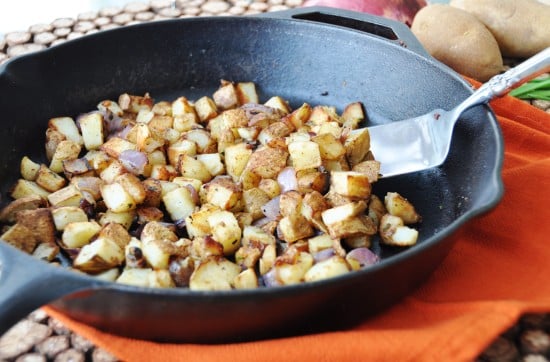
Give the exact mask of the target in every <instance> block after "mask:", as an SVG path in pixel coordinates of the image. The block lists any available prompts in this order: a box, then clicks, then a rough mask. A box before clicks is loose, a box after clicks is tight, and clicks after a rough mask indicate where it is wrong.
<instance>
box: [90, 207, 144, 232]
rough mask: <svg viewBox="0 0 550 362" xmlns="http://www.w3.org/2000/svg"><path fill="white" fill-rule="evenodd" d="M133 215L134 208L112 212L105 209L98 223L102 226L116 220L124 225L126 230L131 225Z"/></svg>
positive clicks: (134, 212) (134, 215)
mask: <svg viewBox="0 0 550 362" xmlns="http://www.w3.org/2000/svg"><path fill="white" fill-rule="evenodd" d="M135 217H136V211H135V210H128V211H125V212H113V211H112V210H107V211H105V212H104V213H103V214H102V215H101V216H100V218H99V224H100V225H102V226H104V225H107V224H109V223H112V222H116V223H119V224H120V225H122V226H124V227H125V228H126V230H128V229H130V226H132V223H133V222H134V219H135Z"/></svg>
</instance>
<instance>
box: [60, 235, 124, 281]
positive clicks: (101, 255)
mask: <svg viewBox="0 0 550 362" xmlns="http://www.w3.org/2000/svg"><path fill="white" fill-rule="evenodd" d="M65 232H66V231H65ZM123 261H124V251H123V250H122V249H121V248H120V247H119V246H118V245H117V244H116V243H115V242H113V241H111V240H109V239H103V238H98V239H96V240H94V241H93V242H91V243H90V244H88V245H84V246H83V247H82V249H81V250H80V252H79V253H78V255H77V256H76V258H75V260H74V261H73V266H74V267H75V268H77V269H79V270H82V271H85V272H88V273H92V274H95V273H98V272H103V271H106V270H109V269H111V268H113V267H115V266H118V265H121V264H122V262H123Z"/></svg>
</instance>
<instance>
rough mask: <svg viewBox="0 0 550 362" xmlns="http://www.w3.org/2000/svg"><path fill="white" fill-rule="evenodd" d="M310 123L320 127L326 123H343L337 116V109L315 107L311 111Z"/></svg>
mask: <svg viewBox="0 0 550 362" xmlns="http://www.w3.org/2000/svg"><path fill="white" fill-rule="evenodd" d="M308 122H310V123H312V124H314V125H320V124H323V123H326V122H338V123H341V121H340V117H338V115H337V114H336V109H335V108H334V107H329V106H315V107H313V110H312V111H311V114H310V116H309V119H308Z"/></svg>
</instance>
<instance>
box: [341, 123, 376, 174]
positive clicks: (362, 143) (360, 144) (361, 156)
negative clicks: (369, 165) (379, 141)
mask: <svg viewBox="0 0 550 362" xmlns="http://www.w3.org/2000/svg"><path fill="white" fill-rule="evenodd" d="M344 147H345V148H346V156H347V159H348V162H349V164H350V165H351V167H353V166H355V165H357V164H358V163H359V162H361V161H364V160H365V158H366V157H367V155H368V153H369V151H370V134H369V129H368V128H359V129H355V130H352V131H351V132H350V133H349V134H348V137H347V138H346V141H345V142H344Z"/></svg>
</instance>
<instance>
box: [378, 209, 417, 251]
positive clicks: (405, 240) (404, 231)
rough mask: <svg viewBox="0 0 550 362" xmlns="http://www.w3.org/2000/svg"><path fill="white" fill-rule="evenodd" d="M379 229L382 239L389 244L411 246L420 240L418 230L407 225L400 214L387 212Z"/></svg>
mask: <svg viewBox="0 0 550 362" xmlns="http://www.w3.org/2000/svg"><path fill="white" fill-rule="evenodd" d="M379 229H380V232H379V233H380V237H381V238H382V241H383V242H384V243H385V244H388V245H397V246H411V245H414V244H416V241H417V240H418V231H417V230H415V229H412V228H410V227H408V226H405V225H404V223H403V219H401V218H400V217H399V216H395V215H390V214H385V215H384V216H382V218H381V220H380V228H379Z"/></svg>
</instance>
